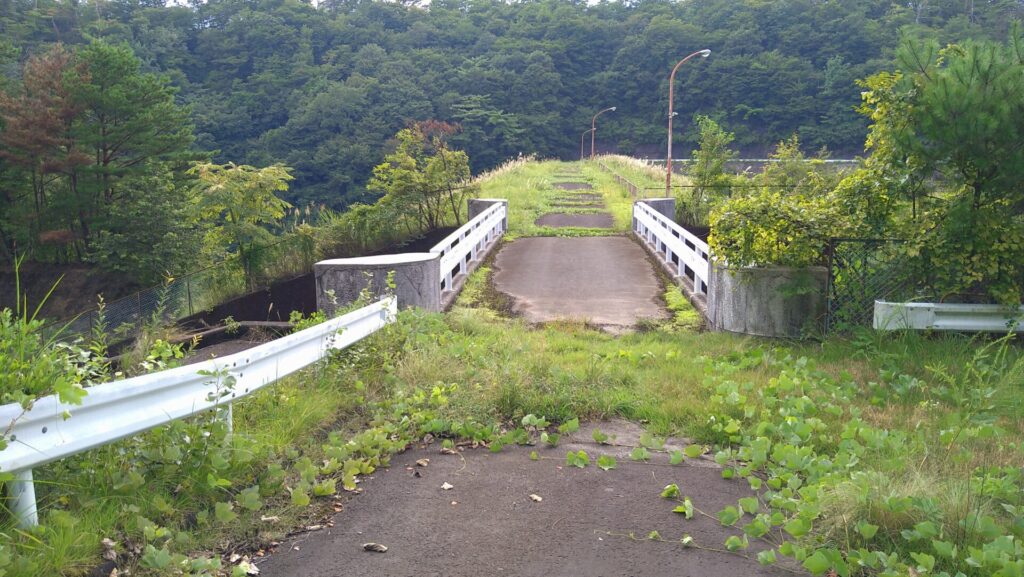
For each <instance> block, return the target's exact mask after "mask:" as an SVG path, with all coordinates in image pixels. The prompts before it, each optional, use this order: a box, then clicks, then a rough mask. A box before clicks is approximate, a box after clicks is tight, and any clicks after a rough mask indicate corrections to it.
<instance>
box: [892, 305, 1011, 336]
mask: <svg viewBox="0 0 1024 577" xmlns="http://www.w3.org/2000/svg"><path fill="white" fill-rule="evenodd" d="M874 327H875V329H879V330H886V331H891V330H902V329H914V330H933V331H964V332H970V331H985V332H1004V333H1005V332H1010V331H1013V332H1018V331H1021V330H1024V307H1019V308H1012V307H1005V306H1000V305H986V304H965V303H892V302H886V301H875V316H874Z"/></svg>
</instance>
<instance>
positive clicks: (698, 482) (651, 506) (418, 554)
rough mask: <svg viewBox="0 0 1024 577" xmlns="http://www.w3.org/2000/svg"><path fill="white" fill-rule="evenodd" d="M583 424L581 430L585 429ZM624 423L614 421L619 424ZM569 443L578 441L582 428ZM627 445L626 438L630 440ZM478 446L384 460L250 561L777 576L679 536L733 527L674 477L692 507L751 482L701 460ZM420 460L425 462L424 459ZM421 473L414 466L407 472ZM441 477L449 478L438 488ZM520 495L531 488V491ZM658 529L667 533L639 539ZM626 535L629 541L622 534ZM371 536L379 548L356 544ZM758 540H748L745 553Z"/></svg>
mask: <svg viewBox="0 0 1024 577" xmlns="http://www.w3.org/2000/svg"><path fill="white" fill-rule="evenodd" d="M599 425H600V427H601V430H602V431H605V432H611V433H616V432H618V436H617V439H616V440H617V442H618V443H623V444H625V443H627V442H629V441H627V440H626V438H629V437H632V438H635V437H636V436H638V434H639V430H640V428H639V427H637V426H636V425H634V424H632V423H624V422H612V423H599ZM584 429H586V428H584ZM623 430H625V431H623ZM575 438H576V439H589V438H590V434H589V432H588V431H586V430H581V431H580V432H579V433H577V434H576V435H575ZM634 442H635V441H634ZM580 449H582V450H585V451H587V453H588V454H589V456H590V459H591V463H592V464H591V465H590V466H589V467H586V468H583V469H579V468H576V467H568V466H566V465H565V454H566V452H567V451H570V450H571V451H576V450H580ZM532 450H536V451H537V452H538V453H539V454H540V456H541V459H540V460H538V461H531V460H530V458H529V453H530V451H531V448H530V447H523V448H518V447H517V448H505V449H504V450H503V451H502V452H500V453H491V452H489V451H487V450H486V449H479V450H466V451H465V452H462V453H460V454H458V455H442V454H440V453H439V449H438V446H437V445H436V444H434V445H429V446H426V447H421V448H417V449H414V450H411V451H408V452H406V453H404V454H402V455H398V456H396V457H394V458H393V459H392V463H393V465H392V467H391V468H390V469H389V470H386V471H381V472H379V473H377V474H376V475H374V476H373V477H372V478H370V479H369V480H367V481H366V482H365V483H363V484H362V485H361V488H362V489H363V493H362V494H361V495H358V496H356V497H353V498H352V499H351V500H350V501H349V502H348V504H347V505H346V507H345V510H344V511H343V512H341V513H339V514H338V515H336V516H335V517H334V526H333V527H330V528H325V529H323V530H320V531H316V532H313V533H305V534H303V535H300V536H298V537H296V538H294V539H292V540H291V541H289V542H286V543H284V544H283V545H282V546H281V547H280V548H279V550H278V552H276V553H274V554H273V555H271V556H269V557H267V558H265V559H262V560H260V561H259V567H260V574H261V575H262V576H263V577H342V576H350V575H351V576H364V575H374V576H379V577H412V576H416V577H431V576H438V577H440V576H444V577H479V576H481V575H515V576H524V577H533V576H536V577H548V576H558V577H569V576H588V577H593V576H605V577H613V576H614V577H621V576H645V577H659V576H665V577H669V576H672V577H698V576H701V577H704V576H713V575H722V576H727V575H728V576H732V575H749V576H776V575H785V574H786V573H784V572H783V571H782V570H781V569H779V568H765V567H761V566H760V565H759V564H758V563H757V562H756V561H754V560H752V559H748V558H743V557H740V556H738V555H733V554H729V553H724V552H717V551H708V550H705V549H700V548H696V547H690V548H684V547H683V546H682V545H680V544H679V539H680V538H681V537H682V536H683V534H689V535H691V536H692V537H693V539H694V543H695V544H697V545H700V546H704V547H712V548H716V549H722V544H723V542H724V541H725V539H726V538H727V537H728V536H730V535H733V534H740V531H739V530H738V529H729V528H725V527H722V526H721V525H720V524H719V523H718V522H717V521H716V520H714V519H708V518H706V517H702V516H700V515H697V516H695V517H694V518H693V519H691V520H684V519H683V517H682V516H681V515H679V514H676V513H672V508H673V506H674V503H672V502H671V501H668V500H666V499H662V498H661V497H659V494H660V493H661V491H662V489H663V488H664V487H665V486H666V485H668V484H670V483H676V484H678V485H679V487H680V488H681V489H682V491H683V493H684V494H685V495H687V496H689V497H690V498H691V499H692V500H693V503H694V505H695V506H696V507H697V508H699V509H701V510H703V511H706V512H709V513H710V514H712V515H713V514H714V513H715V512H717V511H719V510H720V509H722V508H724V507H725V506H727V505H735V503H736V501H737V499H739V498H740V497H746V496H750V495H751V492H750V490H749V488H747V486H746V483H745V482H742V481H725V480H723V479H722V478H721V473H720V471H719V470H718V469H717V468H716V466H715V465H714V463H709V462H707V461H706V460H703V459H698V460H696V461H688V462H687V463H686V464H684V465H681V466H675V467H672V466H669V465H668V458H667V456H666V455H665V454H663V453H656V454H654V456H653V458H652V459H651V462H650V463H649V464H643V463H636V462H632V461H630V460H629V458H628V454H629V451H630V447H628V446H621V445H619V446H597V445H596V444H594V443H591V442H580V441H576V442H565V441H563V443H562V445H561V446H559V447H558V448H540V447H538V448H534V449H532ZM601 454H609V455H613V456H615V458H616V459H617V461H618V465H617V468H615V469H613V470H611V471H602V470H601V469H599V468H597V467H596V466H595V465H594V464H593V463H594V462H595V461H596V460H597V457H598V455H601ZM418 459H429V460H430V461H429V463H428V465H427V466H426V467H419V466H416V464H415V463H416V461H417V460H418ZM415 473H418V476H417V475H416V474H415ZM443 483H450V484H451V485H453V488H452V489H451V490H447V491H445V490H442V489H441V485H442V484H443ZM530 495H537V496H539V497H541V499H542V500H541V501H539V502H538V501H534V500H532V499H531V497H530ZM655 530H656V531H658V533H659V534H660V535H661V538H662V539H663V540H664V542H659V541H651V540H648V539H646V537H647V536H648V534H650V532H651V531H655ZM630 534H632V535H634V536H635V539H631V538H630V536H629V535H630ZM371 542H372V543H380V544H382V545H385V546H387V547H388V550H387V552H386V553H373V552H367V551H364V550H363V544H364V543H371ZM760 549H761V547H760V546H759V544H758V543H757V542H754V543H752V544H751V551H748V552H747V554H748V555H750V556H753V555H756V552H757V551H758V550H760Z"/></svg>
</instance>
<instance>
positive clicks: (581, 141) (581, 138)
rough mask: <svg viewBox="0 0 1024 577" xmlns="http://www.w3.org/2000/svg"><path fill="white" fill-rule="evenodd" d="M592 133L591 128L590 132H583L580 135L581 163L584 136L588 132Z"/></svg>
mask: <svg viewBox="0 0 1024 577" xmlns="http://www.w3.org/2000/svg"><path fill="white" fill-rule="evenodd" d="M593 131H594V129H593V128H591V129H590V130H584V131H583V134H581V135H580V160H581V161H582V160H583V137H584V136H586V135H587V133H588V132H593Z"/></svg>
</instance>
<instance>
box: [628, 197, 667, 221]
mask: <svg viewBox="0 0 1024 577" xmlns="http://www.w3.org/2000/svg"><path fill="white" fill-rule="evenodd" d="M637 202H643V203H646V204H647V206H649V207H651V208H653V209H654V210H656V211H658V212H659V213H661V215H662V216H664V217H665V218H667V219H669V220H671V221H672V222H675V221H676V199H674V198H645V199H643V200H640V201H637Z"/></svg>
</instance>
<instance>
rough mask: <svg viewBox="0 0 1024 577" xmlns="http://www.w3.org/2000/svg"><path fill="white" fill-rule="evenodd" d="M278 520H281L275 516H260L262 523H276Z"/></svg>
mask: <svg viewBox="0 0 1024 577" xmlns="http://www.w3.org/2000/svg"><path fill="white" fill-rule="evenodd" d="M280 520H281V518H280V517H278V516H276V515H275V516H273V517H268V516H266V515H260V521H263V522H264V523H277V522H278V521H280Z"/></svg>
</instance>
